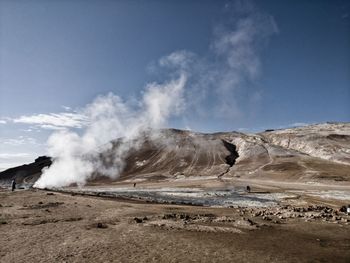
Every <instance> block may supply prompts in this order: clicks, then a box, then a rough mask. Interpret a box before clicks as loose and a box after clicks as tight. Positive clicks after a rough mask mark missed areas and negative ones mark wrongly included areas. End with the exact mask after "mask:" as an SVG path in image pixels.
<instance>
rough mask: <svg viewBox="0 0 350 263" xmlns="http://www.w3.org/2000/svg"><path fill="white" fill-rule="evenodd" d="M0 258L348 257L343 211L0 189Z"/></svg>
mask: <svg viewBox="0 0 350 263" xmlns="http://www.w3.org/2000/svg"><path fill="white" fill-rule="evenodd" d="M0 204H1V206H0V232H1V235H0V262H350V225H349V224H350V223H349V222H350V217H349V216H347V215H345V213H342V212H339V211H338V209H337V208H336V206H337V204H334V207H332V206H330V207H326V206H322V205H319V204H317V202H316V203H313V201H312V200H310V201H309V202H308V203H307V204H305V203H304V205H303V206H298V205H294V206H291V205H289V204H288V203H287V202H286V203H285V204H282V205H279V206H278V207H267V208H266V207H265V208H263V207H255V208H223V207H221V208H215V207H202V206H185V205H170V204H154V203H147V202H142V201H135V200H123V199H118V198H113V199H112V198H110V199H109V198H101V197H94V196H86V195H85V196H84V195H79V194H75V193H73V194H68V193H58V192H49V191H42V190H34V189H31V190H17V191H15V192H10V191H9V190H7V189H3V190H1V191H0Z"/></svg>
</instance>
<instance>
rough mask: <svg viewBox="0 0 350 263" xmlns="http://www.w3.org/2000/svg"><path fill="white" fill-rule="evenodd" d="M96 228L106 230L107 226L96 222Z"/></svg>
mask: <svg viewBox="0 0 350 263" xmlns="http://www.w3.org/2000/svg"><path fill="white" fill-rule="evenodd" d="M96 227H97V228H107V225H106V224H104V223H101V222H98V223H97V224H96Z"/></svg>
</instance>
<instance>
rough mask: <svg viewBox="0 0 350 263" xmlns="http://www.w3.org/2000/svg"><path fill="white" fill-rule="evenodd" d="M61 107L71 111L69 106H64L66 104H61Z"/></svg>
mask: <svg viewBox="0 0 350 263" xmlns="http://www.w3.org/2000/svg"><path fill="white" fill-rule="evenodd" d="M61 107H62V108H63V109H64V110H66V111H71V110H72V108H71V107H69V106H66V105H62V106H61Z"/></svg>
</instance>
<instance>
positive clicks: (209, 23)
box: [0, 0, 350, 169]
mask: <svg viewBox="0 0 350 263" xmlns="http://www.w3.org/2000/svg"><path fill="white" fill-rule="evenodd" d="M349 16H350V3H349V1H340V0H329V1H322V0H318V1H315V0H309V1H306V0H293V1H280V0H261V1H256V2H254V1H220V0H219V1H214V0H212V1H207V0H202V1H199V0H186V1H185V0H180V1H170V0H165V1H164V0H162V1H161V0H149V1H141V0H139V1H137V0H129V1H106V0H102V1H97V0H96V1H92V0H87V1H35V0H28V1H19V0H11V1H9V0H8V1H7V0H0V169H4V168H8V167H11V166H14V165H17V164H22V163H28V162H31V161H32V160H33V159H34V158H36V157H37V156H38V155H43V154H47V140H48V138H49V136H50V135H51V134H52V133H55V132H57V131H61V130H64V129H71V130H74V131H76V132H77V133H78V134H79V133H82V132H83V130H84V129H85V127H86V126H87V125H88V124H87V123H89V119H88V117H87V116H86V110H85V109H86V108H87V106H86V105H90V104H91V103H92V102H93V101H94V100H95V99H96V97H98V96H108V95H107V94H114V95H116V96H118V98H120V99H122V100H124V101H125V105H132V106H131V108H135V107H139V109H138V112H139V111H140V110H142V109H143V108H142V106H141V107H140V106H139V105H140V104H144V103H145V98H147V94H149V92H148V91H149V90H150V89H152V87H153V89H155V88H154V87H158V86H157V85H160V86H161V85H166V84H167V83H169V82H171V81H176V80H177V79H178V78H179V76H182V77H184V76H185V77H184V78H185V83H184V87H183V89H184V90H183V91H181V94H180V93H179V94H177V95H179V96H178V97H176V100H177V102H181V103H177V104H176V105H175V106H176V109H175V108H171V107H173V106H174V105H173V103H170V104H167V106H169V105H170V106H169V107H170V108H169V112H167V113H166V120H162V122H161V123H162V126H164V127H174V128H179V129H191V130H195V131H203V132H214V131H233V130H238V131H242V132H256V131H262V130H264V129H269V128H282V127H291V126H298V125H305V124H310V123H320V122H327V121H337V122H338V121H339V122H349V121H350V17H349ZM150 87H151V88H150ZM168 90H170V91H171V92H172V91H173V90H171V89H168ZM153 93H154V92H153ZM166 95H167V96H169V97H172V94H166ZM166 99H167V98H166V96H165V97H164V96H163V97H161V100H162V101H164V100H166ZM161 103H163V102H161ZM180 104H181V105H180ZM160 105H163V104H160ZM152 116H153V115H152Z"/></svg>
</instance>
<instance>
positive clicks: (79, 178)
mask: <svg viewBox="0 0 350 263" xmlns="http://www.w3.org/2000/svg"><path fill="white" fill-rule="evenodd" d="M185 84H186V75H185V74H181V75H180V76H179V77H178V78H177V79H174V80H171V81H170V82H167V83H165V84H163V85H161V84H156V83H152V84H149V85H147V87H146V88H145V91H144V93H143V96H142V98H141V100H140V101H139V103H138V105H136V106H134V105H132V104H131V103H130V102H124V101H122V99H121V98H119V97H118V96H116V95H114V94H112V93H110V94H108V95H107V96H99V97H97V98H96V99H95V100H94V101H93V103H91V104H90V105H88V106H87V107H86V108H85V109H84V110H83V114H84V115H85V116H86V118H87V119H88V125H87V127H86V129H85V131H84V132H83V134H82V135H79V134H78V133H76V132H73V131H68V130H63V131H59V132H56V133H54V134H52V135H51V136H50V138H49V140H48V154H49V155H50V156H53V157H54V162H53V164H52V165H51V166H50V168H47V169H44V170H43V174H42V176H41V177H40V179H39V180H38V181H37V182H36V183H35V185H34V187H38V188H45V187H61V186H67V185H70V184H72V183H76V184H78V185H84V184H85V183H86V181H87V180H88V179H90V178H91V177H92V176H93V173H95V172H97V173H100V174H103V175H106V176H109V177H111V178H117V177H118V176H119V174H120V172H121V171H122V169H123V166H124V162H123V158H124V154H125V153H126V152H127V151H128V150H129V149H130V148H131V147H136V146H137V145H135V142H134V140H135V139H136V138H137V137H138V136H139V135H140V133H142V132H146V131H149V130H150V129H157V128H160V127H162V126H163V125H165V124H166V121H167V120H168V118H169V117H170V116H171V115H173V114H179V113H180V112H181V111H183V110H184V103H183V102H184V99H183V91H184V87H185ZM121 137H122V138H123V140H124V143H123V144H122V146H121V147H118V149H117V150H116V152H115V153H114V155H113V158H114V159H113V160H112V161H113V163H112V165H111V166H106V165H104V164H103V163H102V160H100V158H98V156H99V154H100V152H101V151H107V150H109V149H111V148H112V144H111V143H110V141H111V140H114V139H116V138H121ZM101 145H102V146H101ZM97 149H99V151H97Z"/></svg>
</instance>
